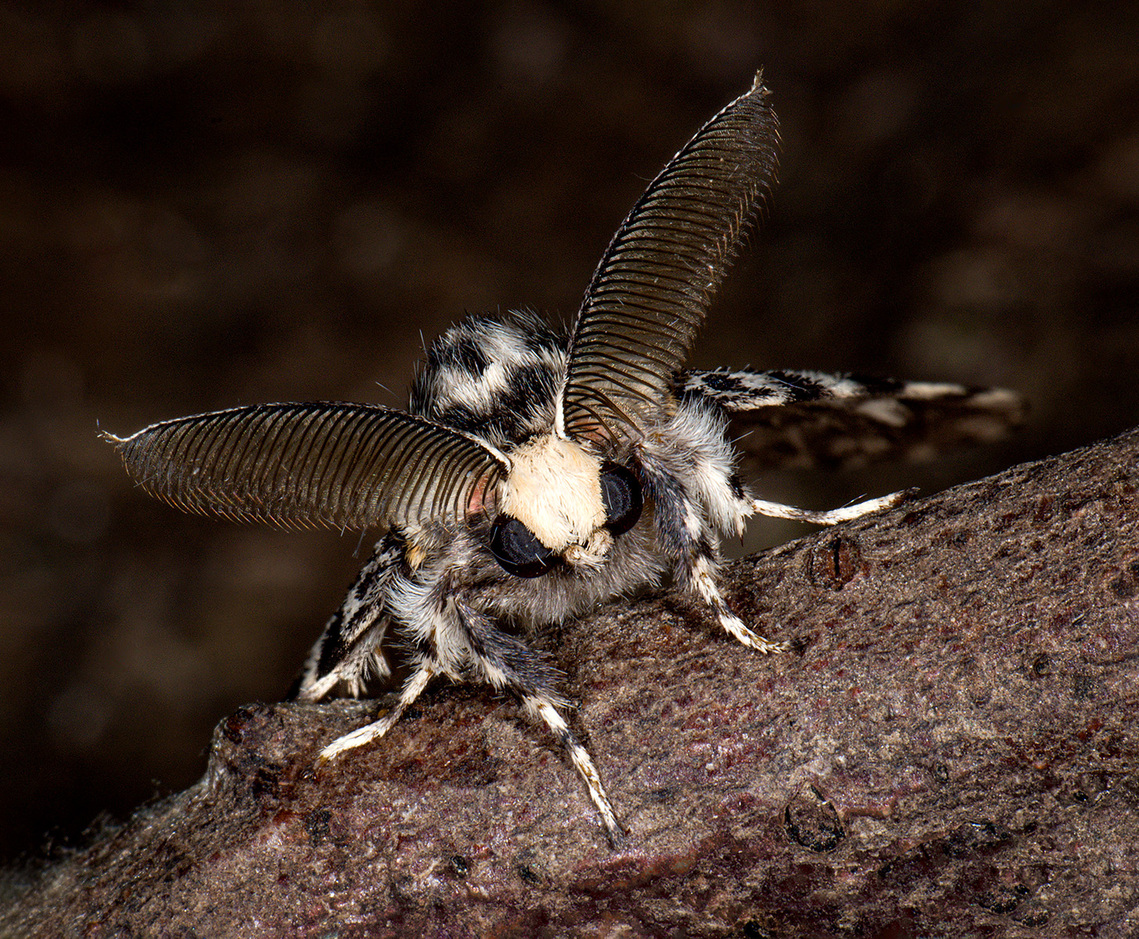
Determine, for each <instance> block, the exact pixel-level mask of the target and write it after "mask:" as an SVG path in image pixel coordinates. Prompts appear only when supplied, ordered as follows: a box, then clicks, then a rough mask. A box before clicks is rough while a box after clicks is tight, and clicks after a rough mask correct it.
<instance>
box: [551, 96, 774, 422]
mask: <svg viewBox="0 0 1139 939" xmlns="http://www.w3.org/2000/svg"><path fill="white" fill-rule="evenodd" d="M778 136H779V135H778V124H777V121H776V118H775V113H774V111H772V109H771V106H770V103H769V101H768V93H767V90H766V89H765V88H764V87H763V84H762V82H761V78H760V76H757V77H756V80H755V84H754V85H753V86H752V88H751V90H750V91H749V92H748V93H747V94H745V95H743V96H741V97H740V98H737V99H736V100H735V101H733V102H732V103H731V104H729V105H728V106H727V107H726V108H724V109H723V110H722V111H721V112H720V113H719V114H717V115H716V116H715V117H714V118H712V120H710V121H709V122H708V123H707V124H705V125H704V127H703V128H702V129H701V130H700V131H699V133H697V134H696V136H695V137H693V138H692V140H691V141H689V143H688V144H687V145H686V146H685V147H684V148H683V149H682V150H681V151H680V152H679V153H678V154H677V155H676V156H675V157H673V159H672V160H671V161H670V162H669V164H668V165H667V166H666V167H665V168H664V170H663V172H661V174H660V175H659V176H658V177H657V178H656V179H655V180H654V181H653V182H652V184H651V185H650V186H649V188H648V190H647V191H646V192H645V194H644V195H643V196H642V197H641V198H640V200H639V201H638V202H637V204H636V205H635V206H634V207H633V211H632V212H631V213H630V214H629V216H628V218H626V219H625V221H624V222H623V223H622V225H621V227H620V228H619V229H618V231H617V234H616V235H615V236H614V237H613V241H612V242H611V243H610V245H609V247H608V249H607V250H606V252H605V255H604V257H603V258H602V259H601V263H600V265H599V266H598V268H597V271H596V272H595V273H594V275H593V279H592V281H591V282H590V285H589V289H588V290H587V291H586V295H585V300H584V302H583V304H582V308H581V311H580V313H579V314H578V318H577V322H576V324H575V325H574V329H573V335H572V337H571V340H570V348H569V361H568V364H567V370H566V384H565V388H564V390H563V394H562V398H561V412H560V415H559V417H560V419H561V429H563V430H564V431H565V433H567V434H569V435H572V436H583V437H606V438H615V437H616V438H628V437H635V436H638V432H639V431H640V430H642V429H643V428H644V427H645V426H646V425H648V424H651V423H653V422H654V421H656V420H658V419H659V418H660V416H661V415H662V413H663V412H664V410H665V409H666V407H667V402H668V400H669V396H670V392H671V388H672V385H673V383H674V381H675V378H676V375H677V373H678V372H679V371H680V369H681V368H682V367H683V365H684V363H685V361H686V360H687V359H688V355H689V353H690V351H691V349H692V344H693V342H694V341H695V338H696V333H697V331H698V330H699V328H700V327H701V325H702V324H703V322H704V316H705V314H706V313H707V310H708V306H709V304H710V303H711V302H712V298H713V296H714V294H715V292H716V289H717V288H718V287H719V285H720V282H721V281H722V280H723V277H724V275H725V273H726V271H727V268H728V266H729V264H730V262H731V261H732V259H733V258H734V256H735V254H736V252H737V250H738V248H739V244H740V240H741V236H742V234H743V232H744V231H745V229H746V228H747V226H748V224H749V223H750V221H751V220H752V218H753V217H754V216H755V214H756V211H757V209H758V207H759V205H760V202H761V200H762V198H763V196H764V195H765V194H766V192H767V191H768V189H769V188H770V187H771V184H772V182H773V181H774V176H775V164H776V148H777V144H778Z"/></svg>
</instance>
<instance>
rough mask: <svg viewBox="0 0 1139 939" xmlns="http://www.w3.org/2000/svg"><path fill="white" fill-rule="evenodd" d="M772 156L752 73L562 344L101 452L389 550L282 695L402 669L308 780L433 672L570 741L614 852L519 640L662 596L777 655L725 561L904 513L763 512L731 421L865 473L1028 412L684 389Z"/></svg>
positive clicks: (175, 488) (449, 339)
mask: <svg viewBox="0 0 1139 939" xmlns="http://www.w3.org/2000/svg"><path fill="white" fill-rule="evenodd" d="M777 139H778V133H777V124H776V119H775V115H774V113H773V111H772V110H771V106H770V103H769V100H768V93H767V91H766V89H765V88H764V87H763V85H762V83H761V82H760V80H759V79H758V78H757V80H756V82H755V84H754V85H753V87H752V88H751V89H750V90H749V91H748V92H747V93H746V94H744V95H742V96H741V97H740V98H738V99H737V100H735V101H733V102H732V103H731V104H729V105H728V106H727V107H726V108H724V110H722V111H721V112H720V113H719V114H717V115H716V116H715V117H713V118H712V120H711V121H709V122H708V123H707V124H706V125H705V126H704V127H703V128H702V129H701V130H700V131H699V132H698V133H697V134H696V136H695V137H693V139H692V140H691V141H690V142H689V143H688V144H687V145H685V147H684V148H682V149H681V151H680V152H679V153H678V154H677V155H676V157H674V158H673V160H672V161H671V162H670V163H669V164H668V165H667V166H666V167H665V169H664V170H663V172H662V173H661V174H660V175H659V176H658V177H657V178H656V179H655V180H654V181H653V182H652V183H651V184H650V186H649V187H648V190H647V191H646V193H645V194H644V196H643V197H642V198H641V199H640V200H639V201H638V202H637V204H636V206H634V208H633V210H632V212H631V213H630V215H629V216H628V218H627V219H626V220H625V221H624V223H623V224H622V225H621V227H620V229H619V230H618V232H617V234H616V235H615V236H614V239H613V241H612V243H611V244H610V246H609V248H608V250H607V251H606V253H605V255H604V257H603V258H602V260H601V263H600V265H599V266H598V268H597V271H596V273H595V274H594V276H593V279H592V280H591V282H590V284H589V287H588V289H587V291H586V295H585V300H584V302H583V304H582V307H581V309H580V311H579V313H578V316H577V319H576V321H575V323H574V325H573V327H572V329H571V331H570V332H569V334H568V335H565V334H563V333H561V332H559V331H558V330H557V329H555V328H553V327H551V326H550V325H548V324H547V323H545V322H544V321H543V320H541V319H539V318H538V317H536V316H534V315H532V314H510V315H507V316H503V317H497V318H493V317H492V318H483V319H471V320H468V321H467V322H465V323H463V324H460V325H458V326H455V327H453V328H452V329H451V330H449V331H448V332H447V333H446V334H444V335H443V336H442V337H440V338H439V339H438V340H437V341H436V342H435V343H434V344H433V345H432V347H431V349H430V350H429V351H428V353H427V359H426V362H425V364H424V366H423V369H422V371H421V372H420V374H419V376H418V377H417V379H416V380H415V383H414V386H413V388H412V392H411V396H410V401H409V405H408V410H407V411H406V412H404V411H398V410H394V409H390V408H383V407H379V406H376V405H362V404H338V403H322V404H300V405H280V404H276V405H258V406H253V407H246V408H236V409H232V410H229V411H223V412H217V413H214V414H205V415H198V416H196V417H189V418H181V419H178V420H174V421H165V422H163V423H160V424H155V425H152V426H151V427H148V428H145V429H144V430H142V431H139V432H138V433H137V434H134V435H132V436H130V437H127V438H117V437H110V438H109V439H110V440H111V441H112V442H113V443H114V444H115V445H116V446H117V447H118V448H119V450H120V452H121V454H122V456H123V460H124V462H125V464H126V467H127V469H128V471H129V472H130V473H131V475H132V476H134V477H135V478H136V479H137V480H138V481H139V483H140V485H141V486H142V487H143V488H145V489H147V490H148V491H150V492H152V493H154V494H155V495H158V496H160V497H162V498H164V499H167V500H168V501H170V502H172V503H173V504H175V505H178V506H179V507H181V508H184V509H187V510H190V511H198V512H211V513H214V514H218V515H223V516H227V517H232V518H236V519H241V520H253V521H265V522H270V523H276V524H281V525H315V524H323V525H328V526H330V527H334V528H338V529H341V530H349V529H351V530H374V531H378V532H379V533H380V536H381V537H380V541H379V543H378V544H377V545H376V548H375V551H374V552H373V554H372V556H371V557H370V558H369V560H368V561H367V563H366V564H365V565H364V567H363V569H362V570H361V571H360V574H359V576H358V577H357V579H356V582H355V583H354V584H353V586H352V588H351V590H350V591H349V593H348V595H347V597H346V598H345V599H344V602H343V603H342V604H341V606H340V609H339V610H337V611H336V612H335V613H334V614H333V615H332V617H331V618H330V619H329V620H328V623H327V625H326V627H325V631H324V634H323V635H322V636H321V637H320V639H319V640H318V641H317V643H316V645H315V646H314V647H313V649H312V652H311V654H310V656H309V658H308V660H307V661H306V663H305V665H304V668H303V670H302V672H301V675H300V677H299V678H298V680H297V684H296V686H295V687H294V689H293V691H292V694H291V697H293V698H295V699H296V700H298V701H301V702H314V701H320V700H322V699H324V698H326V697H327V696H329V695H331V694H334V693H337V694H348V695H353V696H359V695H361V694H364V693H365V692H366V690H367V687H368V684H369V682H370V680H372V679H378V680H385V679H390V678H391V676H392V674H393V672H394V671H395V669H394V665H395V664H396V663H397V660H398V664H399V665H400V667H401V672H402V673H404V674H406V675H407V678H406V679H405V680H404V682H403V684H402V686H401V687H400V688H398V689H396V691H395V694H394V697H393V704H392V706H391V707H390V709H389V710H388V711H387V713H386V714H385V715H384V716H383V717H382V718H381V719H380V720H377V721H375V722H374V723H371V724H368V725H366V726H364V727H360V728H358V729H357V730H354V731H353V732H352V733H349V734H346V735H345V736H343V737H340V738H339V739H337V740H334V741H331V742H329V743H328V744H327V745H326V746H325V747H324V749H323V750H322V751H321V754H320V760H321V761H322V762H323V763H329V762H330V761H333V760H336V759H337V758H341V757H343V756H344V755H345V754H347V753H349V752H350V751H352V750H354V749H356V748H358V747H361V746H365V745H367V744H370V743H372V742H374V741H375V740H377V739H378V738H380V737H383V736H384V734H386V733H387V732H388V731H389V730H390V729H391V728H392V726H394V724H395V723H396V722H397V721H398V720H399V718H400V716H401V715H402V714H403V713H404V712H405V711H406V709H407V708H408V707H409V706H410V705H411V704H412V703H413V702H414V701H415V700H416V699H417V698H418V697H419V696H420V695H421V694H422V693H423V691H424V689H425V688H426V687H427V686H428V685H429V684H430V683H431V682H432V681H433V680H434V679H436V678H445V679H449V680H451V681H456V682H461V681H466V682H478V683H484V684H488V685H490V686H492V687H493V688H496V689H501V690H506V691H510V692H512V693H514V694H515V695H516V696H517V698H518V700H519V702H520V703H521V705H522V709H523V711H524V713H526V714H527V715H528V716H529V717H530V718H531V719H533V720H535V721H538V722H540V723H541V724H542V725H544V726H545V727H546V728H547V729H548V730H549V731H550V733H551V734H553V735H554V737H555V739H557V740H558V741H559V742H560V743H561V745H562V746H563V748H564V750H565V752H566V756H567V758H568V760H569V762H570V764H571V765H572V766H573V767H574V769H575V770H576V771H577V773H578V775H579V776H580V777H581V779H582V780H583V782H584V784H585V787H586V791H587V792H588V794H589V797H590V798H591V800H592V802H593V805H594V808H595V810H596V814H597V817H598V819H599V820H600V822H601V825H602V828H603V829H604V831H605V832H606V834H607V835H608V837H609V839H610V841H611V842H612V843H613V844H614V845H617V844H619V843H621V841H622V839H623V838H624V832H623V830H622V827H621V824H620V822H619V820H618V813H617V812H616V811H615V809H614V807H613V804H612V803H611V802H610V800H609V797H608V795H607V793H606V790H605V786H604V785H603V782H602V776H601V773H600V772H599V771H598V768H597V766H596V765H595V764H594V761H593V759H592V757H591V756H590V754H589V751H588V750H587V749H586V748H585V746H583V745H582V743H581V742H580V741H579V740H578V739H577V737H576V735H575V734H574V733H573V730H572V729H571V727H570V725H569V723H568V722H567V720H566V717H565V711H566V709H567V707H568V705H567V703H566V701H565V699H564V698H563V697H562V696H561V694H560V693H559V690H558V688H559V684H560V676H559V673H558V671H557V669H556V668H555V667H554V665H553V663H552V662H551V661H550V659H549V658H548V657H547V656H546V655H545V654H543V653H542V652H540V651H538V650H536V649H535V648H534V646H533V645H532V644H531V642H530V641H528V639H529V637H531V636H533V635H534V634H536V633H539V632H541V631H542V630H543V629H544V628H546V627H549V626H551V625H554V624H558V623H561V622H564V621H565V620H567V619H569V618H571V617H574V616H577V615H580V614H582V613H584V612H585V611H587V610H589V609H591V608H594V607H596V606H597V605H599V604H602V603H605V602H607V601H610V600H612V599H614V598H615V597H619V596H622V595H627V594H629V593H631V592H633V591H635V590H638V589H640V588H642V587H645V586H650V585H655V584H658V583H660V582H661V581H662V580H664V579H665V578H666V577H668V578H670V579H671V582H672V583H673V584H674V585H675V587H676V588H677V589H680V590H685V591H688V592H690V593H691V594H692V595H693V596H695V597H696V598H698V599H699V600H701V601H702V602H703V603H704V605H705V608H706V609H707V610H708V612H709V614H710V615H711V616H712V617H713V618H715V619H716V621H717V622H718V623H719V624H720V627H721V628H722V629H723V630H724V631H725V632H727V633H728V634H729V635H730V636H731V637H732V638H734V639H735V640H737V641H739V642H741V643H743V644H745V645H747V646H749V647H751V648H753V649H756V650H757V651H759V652H765V653H776V652H780V651H782V650H783V649H784V648H785V647H786V642H785V641H783V640H781V639H779V638H766V637H764V636H763V635H761V634H760V633H759V632H757V631H756V630H754V629H753V628H752V626H750V625H748V624H746V623H744V622H743V620H742V619H740V617H739V616H737V615H736V614H735V613H734V612H733V611H732V610H731V608H730V607H729V605H728V603H727V602H726V601H725V599H724V597H723V595H722V593H721V591H720V588H719V585H718V573H717V571H718V565H719V559H720V544H721V541H722V540H723V539H724V538H735V537H737V536H738V535H740V534H741V533H742V531H743V529H744V526H745V525H746V523H747V521H748V519H749V518H750V517H751V516H752V515H755V514H765V515H772V516H777V517H782V518H798V519H803V520H807V521H812V522H815V523H818V524H836V523H839V522H842V521H845V520H848V519H851V518H857V517H859V516H861V515H865V514H867V513H869V512H875V511H878V510H880V509H883V508H886V507H888V506H890V505H892V504H894V503H895V502H896V501H897V499H898V496H897V495H888V496H883V497H880V498H876V499H870V500H868V501H866V502H862V503H859V504H858V505H853V506H848V507H845V508H842V509H837V510H832V511H824V512H811V511H807V510H802V509H797V508H794V507H792V506H785V505H781V504H779V503H773V502H768V501H765V500H762V499H759V498H757V497H755V496H754V495H753V494H751V493H750V492H748V491H747V489H746V487H745V486H744V485H743V484H742V483H741V481H740V478H739V475H738V462H739V457H740V454H739V452H738V449H737V447H735V446H733V441H734V440H736V439H737V438H739V437H740V433H739V431H738V429H737V425H739V424H740V423H741V422H742V423H743V425H744V427H745V431H746V433H745V434H744V435H743V437H742V441H741V442H742V444H743V447H744V449H745V450H746V451H748V452H749V453H751V454H753V455H755V454H756V453H758V452H762V451H763V448H764V447H766V448H767V451H768V453H769V455H771V454H774V456H775V457H783V458H786V457H787V456H788V455H790V456H791V457H792V458H793V459H794V458H798V459H800V460H802V459H807V458H809V457H810V456H811V455H812V454H815V455H816V456H818V455H821V459H822V461H823V462H841V459H842V458H843V456H844V455H845V456H846V457H849V456H850V454H851V453H857V452H860V451H859V447H858V446H853V447H852V446H851V444H850V441H851V440H855V441H857V439H858V436H859V434H860V433H861V434H863V435H865V436H868V438H869V439H871V440H872V443H871V444H870V445H868V446H863V447H862V449H861V452H862V454H863V455H864V456H873V455H880V454H881V453H883V452H885V451H886V450H888V449H889V447H890V446H891V445H893V446H895V449H904V448H905V446H918V445H920V444H919V442H920V440H921V439H923V437H927V436H928V435H929V432H930V431H931V430H933V429H936V428H937V427H939V426H941V425H942V424H950V425H953V426H954V427H956V428H957V429H956V430H955V431H953V432H951V433H949V434H948V435H946V434H943V435H942V437H941V442H943V443H944V442H946V441H949V442H964V441H971V440H978V439H985V438H986V436H992V435H995V434H996V433H997V432H999V431H1001V430H1003V429H1005V428H1006V427H1007V426H1009V425H1010V424H1012V423H1015V422H1016V420H1017V419H1018V416H1019V410H1020V408H1021V405H1020V402H1019V399H1018V398H1016V396H1015V395H1012V394H1010V393H1008V392H1002V391H999V390H991V391H976V390H970V389H965V388H962V387H961V386H958V385H935V384H928V383H927V384H920V383H903V382H890V381H868V380H863V379H855V378H850V377H842V376H830V375H823V374H820V373H816V372H795V371H784V372H777V371H772V372H748V371H728V370H716V371H711V372H686V371H684V370H683V368H684V363H685V361H686V360H687V358H688V355H689V353H690V351H691V348H692V345H693V343H694V342H695V338H696V334H697V332H698V330H699V328H700V327H701V325H702V324H703V321H704V318H705V315H706V313H707V309H708V306H709V304H710V303H711V301H712V298H713V296H714V294H715V291H716V289H717V287H718V285H719V284H720V282H721V281H722V279H723V277H724V275H725V273H726V271H727V269H728V267H729V266H730V262H731V261H732V259H733V258H734V256H735V254H736V253H737V251H738V249H739V247H740V244H741V240H742V237H743V234H744V232H745V231H746V230H747V228H748V226H749V225H750V224H751V222H752V220H753V219H754V217H755V215H756V214H757V210H758V207H759V205H760V204H761V202H762V200H763V199H764V198H765V197H766V194H767V192H768V190H769V188H770V186H771V184H772V181H773V178H774V170H775V151H776V145H777ZM942 418H945V419H944V420H942ZM805 427H806V428H809V430H804V428H805ZM871 431H872V432H871ZM835 440H841V441H842V444H841V446H839V447H837V448H835V447H834V446H833V442H834V441H835ZM828 448H830V449H828ZM642 508H643V509H644V511H642ZM567 798H569V796H568V795H567Z"/></svg>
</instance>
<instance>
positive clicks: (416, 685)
mask: <svg viewBox="0 0 1139 939" xmlns="http://www.w3.org/2000/svg"><path fill="white" fill-rule="evenodd" d="M435 674H436V669H435V665H434V663H433V662H431V661H429V660H427V659H420V660H419V661H418V662H417V663H416V665H415V670H414V671H413V672H412V673H411V675H410V676H409V677H408V679H407V681H406V682H405V683H404V686H403V688H402V690H401V691H400V693H399V697H398V698H397V699H396V703H395V704H394V705H393V706H392V709H391V710H390V711H388V713H387V714H385V715H384V716H383V717H381V718H380V719H379V720H378V721H373V722H372V723H371V724H365V725H364V726H363V727H358V728H356V729H355V730H354V731H352V732H351V733H347V734H345V735H344V736H343V737H337V738H336V739H335V740H333V741H332V743H330V744H329V745H328V746H327V747H325V748H324V749H323V750H321V751H320V755H319V756H318V757H317V763H318V764H320V763H327V762H328V761H329V760H333V759H335V758H336V757H338V756H339V755H340V754H341V753H344V752H345V751H346V750H354V749H356V747H362V746H364V745H365V744H369V743H371V742H372V741H373V740H378V739H379V738H380V737H382V736H383V735H384V734H386V733H387V732H388V731H389V730H391V729H392V728H393V727H394V726H395V725H396V723H397V722H398V721H399V719H400V718H401V717H403V713H404V711H406V710H407V709H408V708H409V707H411V705H412V704H414V703H415V699H416V698H418V697H419V696H420V695H421V694H423V689H424V688H426V687H427V683H428V682H430V681H431V679H432V678H434V677H435Z"/></svg>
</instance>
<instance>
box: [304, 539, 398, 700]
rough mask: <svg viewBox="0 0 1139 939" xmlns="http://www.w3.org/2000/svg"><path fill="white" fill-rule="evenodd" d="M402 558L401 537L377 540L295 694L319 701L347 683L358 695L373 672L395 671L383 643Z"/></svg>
mask: <svg viewBox="0 0 1139 939" xmlns="http://www.w3.org/2000/svg"><path fill="white" fill-rule="evenodd" d="M402 559H403V544H402V542H401V541H399V539H396V538H394V537H392V536H388V537H386V538H384V539H383V540H382V541H381V542H380V543H379V544H378V545H376V549H375V551H373V552H372V556H371V557H370V558H368V561H367V563H366V564H365V565H364V566H363V568H361V570H360V573H359V574H357V575H356V580H355V581H354V582H353V583H352V586H351V587H350V588H349V590H348V595H347V596H346V597H345V598H344V601H343V602H342V603H341V604H340V608H339V609H338V610H337V611H336V612H335V613H333V614H332V616H331V617H329V620H328V623H327V624H326V625H325V627H324V632H323V633H322V634H321V637H320V638H319V639H318V640H317V641H316V644H315V645H314V646H313V647H312V651H311V652H310V653H309V656H308V659H307V660H306V661H305V664H304V668H303V669H301V674H300V676H299V677H298V678H297V681H296V682H295V683H294V685H293V687H292V688H291V689H290V691H289V694H288V696H287V697H288V699H289V700H296V701H306V702H311V701H319V700H321V699H322V698H323V697H324V696H325V695H327V694H328V693H329V692H330V691H332V689H333V688H335V687H336V686H337V685H339V684H342V683H343V684H344V685H346V686H347V689H348V692H349V694H350V695H351V696H352V697H354V698H355V697H359V696H360V693H361V692H362V691H363V689H364V685H365V683H366V682H367V680H368V678H369V677H370V676H375V677H376V678H387V677H388V676H389V675H390V674H391V667H390V666H389V665H388V661H387V658H386V657H385V656H384V654H383V652H382V651H381V648H380V646H381V643H382V642H383V638H384V634H385V632H386V631H387V626H388V616H387V615H386V613H387V610H386V604H385V599H386V596H387V588H388V584H389V583H390V582H391V579H392V575H393V574H394V572H395V570H396V567H397V566H398V564H399V563H400V561H401V560H402Z"/></svg>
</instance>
